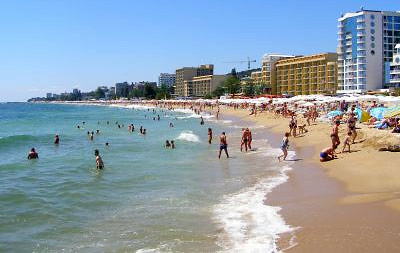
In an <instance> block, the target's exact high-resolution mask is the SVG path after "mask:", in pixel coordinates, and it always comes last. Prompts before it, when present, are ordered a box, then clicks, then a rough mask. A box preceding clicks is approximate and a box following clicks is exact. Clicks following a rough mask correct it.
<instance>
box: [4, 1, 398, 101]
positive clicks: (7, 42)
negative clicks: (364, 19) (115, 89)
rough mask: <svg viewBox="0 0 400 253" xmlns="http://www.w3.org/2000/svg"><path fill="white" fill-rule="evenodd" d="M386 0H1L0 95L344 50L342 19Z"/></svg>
mask: <svg viewBox="0 0 400 253" xmlns="http://www.w3.org/2000/svg"><path fill="white" fill-rule="evenodd" d="M361 6H363V7H364V9H377V10H400V4H399V3H398V2H397V4H396V1H393V0H392V1H387V0H379V1H377V0H368V1H358V0H351V1H350V0H328V1H319V0H307V1H301V0H279V1H278V0H275V1H267V0H252V1H244V0H240V1H239V0H230V1H228V0H203V1H190V0H187V1H181V0H178V1H173V0H159V1H155V0H146V1H134V0H131V1H129V0H127V1H120V0H104V1H102V0H96V1H95V0H91V1H90V0H80V1H75V0H65V1H63V0H55V1H54V0H48V1H40V0H35V1H29V0H25V1H23V0H12V1H2V2H1V3H0V101H23V100H26V99H27V98H30V97H34V96H45V93H46V92H53V93H59V92H63V91H71V90H72V89H73V88H79V89H81V90H83V91H88V90H93V89H95V88H96V87H97V86H99V85H107V86H111V85H114V84H115V83H116V82H121V81H128V82H132V81H142V80H148V81H156V80H157V76H158V74H159V73H160V72H174V71H175V69H176V68H179V67H183V66H197V65H199V64H205V63H212V64H214V65H215V72H216V73H218V74H224V73H227V72H229V71H230V70H231V68H233V67H237V69H238V70H242V69H245V68H246V64H226V63H224V62H226V61H233V60H242V59H246V57H247V56H249V57H251V58H254V59H256V60H257V63H256V64H255V65H253V67H257V66H259V64H260V63H259V60H260V58H261V56H262V55H263V54H264V53H271V52H273V53H285V54H312V53H319V52H335V51H336V43H337V40H336V38H337V28H336V26H337V18H338V17H339V16H340V14H341V13H344V12H351V11H357V10H359V9H360V7H361Z"/></svg>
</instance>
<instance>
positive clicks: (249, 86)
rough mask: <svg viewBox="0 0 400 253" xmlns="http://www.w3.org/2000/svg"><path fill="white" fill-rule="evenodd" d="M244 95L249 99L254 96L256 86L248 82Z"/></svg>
mask: <svg viewBox="0 0 400 253" xmlns="http://www.w3.org/2000/svg"><path fill="white" fill-rule="evenodd" d="M243 94H244V95H245V96H248V97H252V96H254V84H253V83H252V82H247V83H246V84H245V85H244V88H243Z"/></svg>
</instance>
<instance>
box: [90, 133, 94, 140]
mask: <svg viewBox="0 0 400 253" xmlns="http://www.w3.org/2000/svg"><path fill="white" fill-rule="evenodd" d="M93 138H94V132H91V133H90V140H91V141H93Z"/></svg>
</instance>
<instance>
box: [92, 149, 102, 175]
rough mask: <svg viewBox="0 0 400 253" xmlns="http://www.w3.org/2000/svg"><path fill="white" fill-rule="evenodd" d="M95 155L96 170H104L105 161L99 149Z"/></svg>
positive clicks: (95, 151)
mask: <svg viewBox="0 0 400 253" xmlns="http://www.w3.org/2000/svg"><path fill="white" fill-rule="evenodd" d="M94 155H95V156H96V168H97V169H99V170H102V169H103V168H104V163H103V159H101V156H100V152H99V150H98V149H95V150H94Z"/></svg>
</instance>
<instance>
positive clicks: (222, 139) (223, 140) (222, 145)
mask: <svg viewBox="0 0 400 253" xmlns="http://www.w3.org/2000/svg"><path fill="white" fill-rule="evenodd" d="M219 139H220V144H219V155H218V159H221V153H222V150H225V154H226V157H227V158H229V154H228V142H227V141H226V135H225V132H222V134H221V136H220V137H219Z"/></svg>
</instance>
